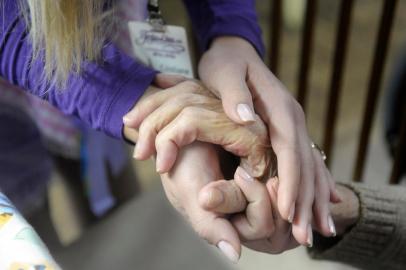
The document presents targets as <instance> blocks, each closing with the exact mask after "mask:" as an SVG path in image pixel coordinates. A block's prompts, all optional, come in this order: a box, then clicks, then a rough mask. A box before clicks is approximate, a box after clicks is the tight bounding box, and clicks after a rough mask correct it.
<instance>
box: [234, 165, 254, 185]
mask: <svg viewBox="0 0 406 270" xmlns="http://www.w3.org/2000/svg"><path fill="white" fill-rule="evenodd" d="M237 174H238V175H239V176H240V177H241V178H242V179H244V180H245V181H247V182H252V181H254V178H252V176H251V175H249V173H247V171H246V170H244V169H243V168H242V167H238V168H237Z"/></svg>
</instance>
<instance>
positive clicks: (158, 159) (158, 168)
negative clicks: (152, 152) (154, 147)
mask: <svg viewBox="0 0 406 270" xmlns="http://www.w3.org/2000/svg"><path fill="white" fill-rule="evenodd" d="M156 172H157V173H161V172H162V157H161V155H160V154H159V153H157V155H156Z"/></svg>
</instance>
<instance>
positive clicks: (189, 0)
mask: <svg viewBox="0 0 406 270" xmlns="http://www.w3.org/2000/svg"><path fill="white" fill-rule="evenodd" d="M183 1H184V2H185V4H186V7H187V9H188V12H189V15H190V17H191V20H192V24H193V27H194V29H195V31H196V32H197V35H198V40H199V44H200V47H201V48H202V49H203V50H207V49H208V47H209V46H210V42H211V41H212V40H213V39H214V38H216V37H219V36H239V37H241V38H244V39H246V40H248V41H249V42H250V43H251V44H252V45H253V46H254V47H255V48H256V50H257V51H258V53H259V54H260V55H261V56H264V51H265V48H264V44H263V42H262V38H261V29H260V27H259V25H258V18H257V13H256V10H255V0H227V1H225V0H183Z"/></svg>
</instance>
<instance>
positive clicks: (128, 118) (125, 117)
mask: <svg viewBox="0 0 406 270" xmlns="http://www.w3.org/2000/svg"><path fill="white" fill-rule="evenodd" d="M130 121H131V119H130V117H128V116H123V123H124V124H125V125H127V124H128V123H129V122H130Z"/></svg>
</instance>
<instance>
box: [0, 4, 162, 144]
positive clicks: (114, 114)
mask: <svg viewBox="0 0 406 270" xmlns="http://www.w3.org/2000/svg"><path fill="white" fill-rule="evenodd" d="M17 2H18V1H15V0H4V1H2V3H0V9H1V10H0V12H1V14H0V16H2V17H1V22H0V31H1V32H0V76H1V77H3V78H4V79H6V80H8V81H9V82H11V83H12V84H15V85H18V86H20V87H21V88H23V89H25V90H26V91H28V92H30V93H32V94H34V95H36V96H39V97H41V98H42V99H46V100H47V101H49V102H50V103H51V104H53V105H54V106H56V107H58V108H59V109H60V110H61V111H63V112H64V113H66V114H69V115H74V116H76V117H78V118H79V119H81V120H82V121H83V122H85V123H87V124H88V125H90V126H91V127H92V128H94V129H97V130H101V131H104V132H105V133H107V134H109V135H112V136H114V137H116V138H122V128H123V123H122V117H123V116H124V114H126V113H127V112H128V111H129V110H130V109H131V108H132V107H133V106H134V104H135V103H136V101H137V100H138V99H139V98H140V97H141V95H142V94H143V93H144V92H145V90H146V89H147V87H148V86H149V85H150V84H151V82H152V80H153V78H154V77H155V75H156V71H154V70H152V69H150V68H147V67H145V66H142V65H141V64H139V63H137V62H136V61H135V60H133V59H131V58H130V57H129V56H127V55H125V54H124V53H122V52H121V51H120V50H119V49H117V48H116V47H115V46H114V45H112V44H107V45H106V46H105V47H104V49H103V52H102V55H103V57H102V58H103V59H102V60H101V61H100V62H99V63H97V64H96V63H94V62H90V61H88V62H85V63H84V65H83V67H82V72H81V74H80V75H78V74H74V73H72V74H71V75H70V76H69V78H68V81H67V84H66V89H59V88H58V87H57V86H56V85H54V84H49V83H47V82H46V80H43V79H42V78H43V76H42V74H43V70H44V63H43V61H42V60H41V58H38V59H35V60H33V57H32V56H33V54H32V45H31V43H30V41H29V39H28V36H27V32H26V27H25V22H24V19H23V18H21V16H20V13H19V11H18V4H17Z"/></svg>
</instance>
